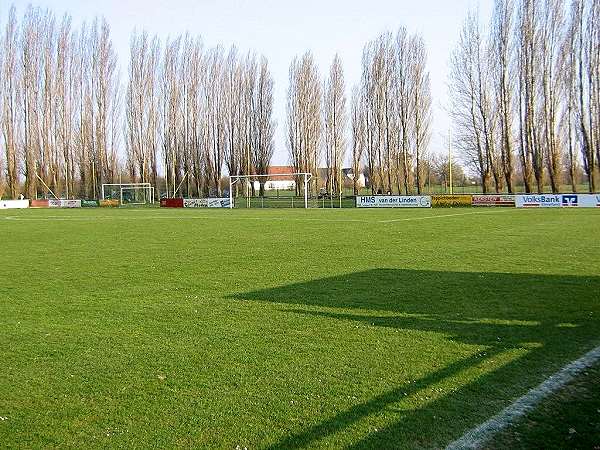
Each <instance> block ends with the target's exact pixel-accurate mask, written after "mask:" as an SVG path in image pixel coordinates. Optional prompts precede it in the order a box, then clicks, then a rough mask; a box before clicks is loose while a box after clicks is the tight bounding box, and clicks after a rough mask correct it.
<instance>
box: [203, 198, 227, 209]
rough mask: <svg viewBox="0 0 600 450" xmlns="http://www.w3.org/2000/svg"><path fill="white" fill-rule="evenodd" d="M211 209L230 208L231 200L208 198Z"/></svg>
mask: <svg viewBox="0 0 600 450" xmlns="http://www.w3.org/2000/svg"><path fill="white" fill-rule="evenodd" d="M207 200H208V207H209V208H229V205H230V202H229V198H208V199H207Z"/></svg>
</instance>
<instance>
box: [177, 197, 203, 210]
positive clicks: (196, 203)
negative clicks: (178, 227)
mask: <svg viewBox="0 0 600 450" xmlns="http://www.w3.org/2000/svg"><path fill="white" fill-rule="evenodd" d="M183 207H184V208H208V199H206V198H184V199H183Z"/></svg>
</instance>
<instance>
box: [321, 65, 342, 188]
mask: <svg viewBox="0 0 600 450" xmlns="http://www.w3.org/2000/svg"><path fill="white" fill-rule="evenodd" d="M345 90H346V87H345V84H344V72H343V68H342V62H341V59H340V58H339V56H338V55H335V57H334V59H333V62H332V64H331V69H330V71H329V78H328V79H327V80H326V82H325V86H324V96H323V124H324V133H323V137H324V144H325V155H324V156H325V163H326V167H327V180H326V188H327V192H329V193H332V194H339V193H341V191H342V178H341V171H342V165H343V162H344V158H345V154H346V125H347V123H346V120H347V119H346V94H345Z"/></svg>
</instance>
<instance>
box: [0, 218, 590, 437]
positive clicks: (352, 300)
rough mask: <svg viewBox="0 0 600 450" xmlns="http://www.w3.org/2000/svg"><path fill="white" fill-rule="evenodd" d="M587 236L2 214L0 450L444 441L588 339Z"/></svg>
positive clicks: (297, 221) (566, 226) (578, 221)
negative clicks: (0, 449) (8, 449)
mask: <svg viewBox="0 0 600 450" xmlns="http://www.w3.org/2000/svg"><path fill="white" fill-rule="evenodd" d="M599 237H600V211H596V210H577V209H566V208H565V209H552V210H550V209H546V210H543V209H537V210H517V209H492V208H490V209H429V210H406V209H402V210H400V209H398V210H356V209H352V210H268V209H265V210H252V209H250V210H233V211H230V210H190V209H174V210H168V209H166V210H165V209H114V210H113V209H103V208H102V209H89V210H88V209H81V210H22V211H17V210H14V211H13V210H10V211H2V212H0V343H1V345H0V418H1V420H0V446H9V447H17V448H19V447H21V448H31V447H34V448H41V447H45V448H47V447H72V448H99V447H126V448H155V447H160V448H171V447H197V448H206V447H208V448H225V449H236V448H240V449H243V448H244V447H247V448H248V449H254V448H270V449H275V448H281V449H295V448H321V447H334V448H340V447H344V448H355V449H359V448H373V449H378V448H423V447H424V448H440V447H444V446H445V445H447V444H448V443H450V442H452V441H453V440H455V439H458V438H459V437H460V436H462V435H463V433H465V431H467V430H468V429H471V428H473V427H475V426H477V425H478V424H480V423H482V422H485V421H486V420H487V419H489V418H490V417H491V416H493V415H494V414H496V413H498V412H499V411H500V410H502V409H503V408H504V407H506V406H508V405H509V404H510V403H511V402H512V401H513V400H514V399H516V398H517V397H520V396H522V395H523V394H525V393H526V392H527V391H529V390H530V389H532V388H534V387H535V386H537V385H538V384H539V383H541V382H542V381H544V380H545V379H546V378H547V377H548V376H550V375H551V374H552V373H554V372H556V371H557V370H558V369H560V368H561V367H563V366H564V365H565V364H567V363H569V362H570V361H572V360H574V359H577V358H579V357H580V356H581V355H582V354H584V353H585V352H587V351H589V350H590V349H592V348H594V347H596V346H598V345H599V344H600V240H599ZM540 447H546V445H543V443H542V445H540Z"/></svg>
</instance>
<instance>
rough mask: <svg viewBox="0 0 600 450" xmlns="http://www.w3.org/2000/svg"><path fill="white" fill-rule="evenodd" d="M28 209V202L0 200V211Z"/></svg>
mask: <svg viewBox="0 0 600 450" xmlns="http://www.w3.org/2000/svg"><path fill="white" fill-rule="evenodd" d="M23 208H29V200H0V209H23Z"/></svg>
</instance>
